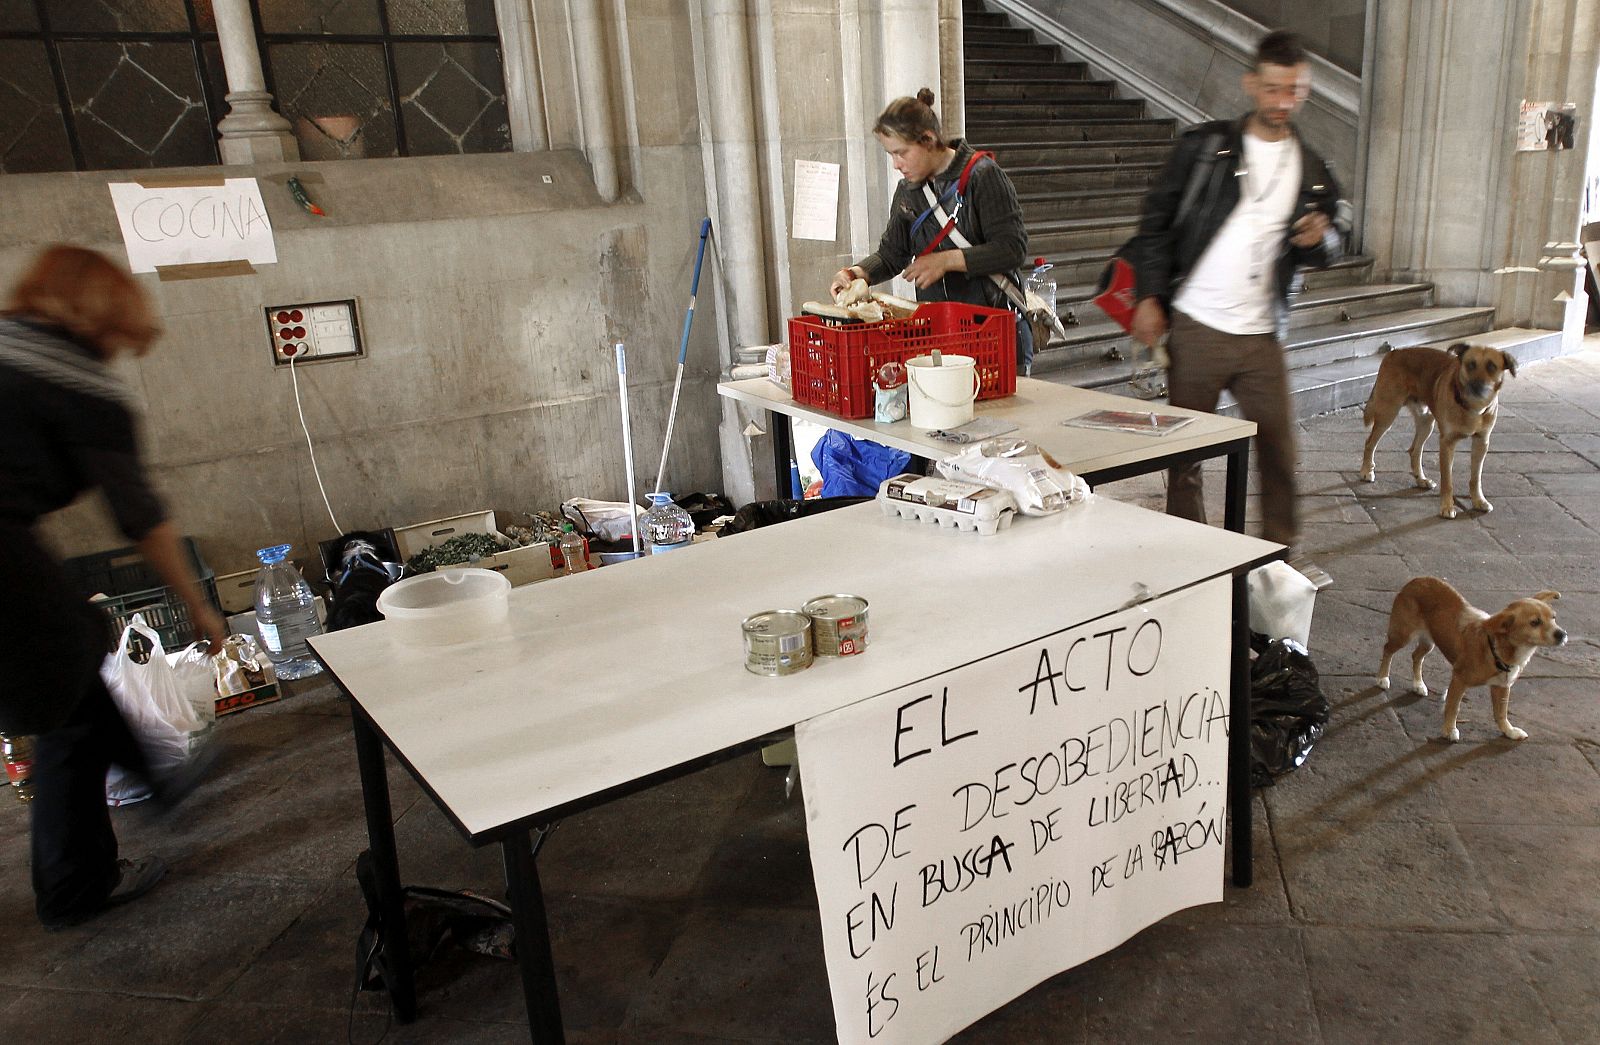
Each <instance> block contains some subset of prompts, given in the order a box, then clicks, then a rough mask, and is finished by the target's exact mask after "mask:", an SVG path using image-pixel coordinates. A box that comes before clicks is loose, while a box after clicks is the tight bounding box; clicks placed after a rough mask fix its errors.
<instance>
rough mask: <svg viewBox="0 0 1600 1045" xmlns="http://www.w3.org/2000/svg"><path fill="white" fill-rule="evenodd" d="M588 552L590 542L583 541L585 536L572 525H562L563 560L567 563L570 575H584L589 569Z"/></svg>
mask: <svg viewBox="0 0 1600 1045" xmlns="http://www.w3.org/2000/svg"><path fill="white" fill-rule="evenodd" d="M588 550H589V547H588V542H586V541H585V540H584V539H583V535H582V534H580V533H579V532H578V531H577V530H574V529H573V528H572V524H571V523H562V524H561V558H562V561H563V562H565V563H566V568H567V572H568V573H569V574H570V573H582V572H583V571H584V570H587V569H588V568H589V560H588V556H587V552H588Z"/></svg>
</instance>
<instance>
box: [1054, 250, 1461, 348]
mask: <svg viewBox="0 0 1600 1045" xmlns="http://www.w3.org/2000/svg"><path fill="white" fill-rule="evenodd" d="M1053 271H1054V270H1052V272H1053ZM1093 295H1094V286H1093V285H1092V284H1089V285H1082V286H1078V287H1057V288H1056V311H1057V312H1058V313H1059V314H1060V315H1061V321H1062V323H1063V324H1064V325H1065V326H1066V330H1067V338H1066V340H1065V341H1064V342H1054V343H1052V344H1053V345H1065V346H1091V347H1094V346H1097V347H1098V351H1099V352H1100V353H1102V354H1103V353H1104V352H1106V351H1108V350H1109V349H1111V348H1112V347H1114V346H1115V347H1119V348H1123V349H1124V350H1126V345H1125V344H1124V343H1125V342H1126V341H1127V339H1128V335H1127V334H1126V333H1124V332H1123V330H1122V328H1121V327H1119V326H1117V325H1116V323H1114V322H1112V321H1111V320H1110V319H1109V318H1107V316H1106V315H1105V313H1103V312H1101V311H1100V309H1099V308H1098V307H1096V306H1095V304H1094V303H1093V301H1092V300H1091V298H1092V297H1093ZM1432 299H1433V284H1431V283H1385V284H1374V285H1371V286H1360V287H1336V288H1333V289H1330V290H1321V291H1307V292H1306V293H1303V294H1298V295H1296V296H1295V298H1294V300H1293V301H1292V302H1291V303H1290V305H1289V341H1290V344H1291V345H1293V344H1295V343H1296V337H1297V335H1298V334H1299V332H1301V331H1304V330H1307V329H1309V328H1311V327H1318V328H1321V327H1326V326H1329V325H1331V324H1336V323H1354V322H1355V321H1356V320H1360V319H1365V318H1367V317H1369V316H1378V315H1382V314H1384V313H1398V312H1405V311H1412V310H1416V309H1426V308H1429V307H1431V304H1432ZM1341 314H1344V315H1348V316H1349V319H1340V318H1339V317H1340V315H1341ZM1352 329H1353V328H1352Z"/></svg>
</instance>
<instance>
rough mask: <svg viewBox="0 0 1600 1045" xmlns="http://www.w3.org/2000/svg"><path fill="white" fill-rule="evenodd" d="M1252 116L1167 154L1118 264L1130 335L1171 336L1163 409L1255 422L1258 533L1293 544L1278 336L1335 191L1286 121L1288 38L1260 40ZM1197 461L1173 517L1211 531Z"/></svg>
mask: <svg viewBox="0 0 1600 1045" xmlns="http://www.w3.org/2000/svg"><path fill="white" fill-rule="evenodd" d="M1244 90H1245V93H1246V94H1247V95H1249V96H1250V99H1251V101H1252V102H1253V103H1254V108H1253V110H1252V111H1251V112H1250V113H1249V114H1247V115H1246V116H1244V117H1242V118H1240V119H1238V120H1219V121H1214V122H1211V123H1206V124H1202V125H1200V126H1198V127H1196V128H1194V129H1192V130H1190V131H1189V132H1187V133H1186V134H1185V135H1184V136H1183V137H1182V138H1181V139H1180V140H1179V141H1178V143H1177V145H1176V146H1175V147H1174V149H1173V152H1172V155H1171V157H1170V158H1169V159H1168V161H1167V165H1166V167H1165V169H1164V170H1163V171H1162V172H1161V175H1160V177H1159V180H1158V181H1157V182H1156V184H1155V185H1154V186H1153V187H1152V188H1151V190H1150V193H1149V195H1147V196H1146V197H1145V201H1144V209H1143V212H1142V213H1141V215H1140V219H1139V232H1138V234H1137V235H1136V236H1135V237H1134V238H1133V239H1132V240H1131V241H1130V242H1129V244H1128V246H1127V247H1126V248H1125V250H1124V255H1125V256H1126V257H1127V260H1128V262H1129V263H1130V264H1131V265H1132V266H1133V268H1134V271H1135V273H1136V292H1137V294H1138V298H1139V301H1138V305H1137V307H1136V309H1135V312H1134V317H1133V327H1132V334H1133V336H1134V337H1135V338H1137V339H1138V340H1140V341H1142V342H1144V343H1145V344H1147V345H1152V346H1154V345H1155V344H1156V342H1157V341H1159V340H1160V338H1161V336H1162V335H1163V334H1168V333H1169V331H1170V337H1169V339H1168V342H1167V352H1168V355H1169V357H1170V359H1171V366H1170V370H1169V372H1168V374H1167V387H1168V399H1169V401H1170V402H1171V403H1172V405H1173V406H1182V407H1189V408H1191V409H1195V410H1205V411H1214V410H1216V408H1217V402H1218V399H1219V397H1220V396H1221V394H1222V390H1223V389H1227V390H1228V391H1230V392H1232V393H1233V396H1234V398H1235V399H1236V400H1237V401H1238V403H1239V409H1240V411H1241V412H1242V413H1243V414H1244V416H1245V417H1246V418H1248V419H1250V420H1252V421H1254V422H1255V423H1256V425H1257V429H1256V459H1257V462H1258V463H1257V467H1258V469H1259V471H1260V476H1261V505H1262V534H1261V535H1262V536H1263V537H1265V538H1266V539H1267V540H1269V541H1276V542H1278V543H1280V544H1287V545H1291V546H1292V545H1293V544H1294V543H1295V541H1296V539H1297V538H1298V536H1299V529H1300V527H1299V519H1298V515H1297V511H1296V507H1295V491H1294V472H1295V438H1294V415H1293V413H1292V410H1291V407H1290V404H1289V381H1288V370H1287V367H1286V366H1285V363H1284V358H1283V343H1282V336H1283V335H1284V334H1285V333H1286V332H1287V330H1288V318H1289V317H1288V311H1289V310H1288V299H1289V291H1290V284H1291V282H1292V281H1293V280H1294V278H1295V269H1296V268H1297V267H1299V266H1308V267H1313V268H1322V267H1325V266H1327V265H1329V264H1331V263H1332V262H1334V261H1335V260H1337V259H1338V257H1339V255H1340V253H1341V248H1340V236H1339V232H1338V230H1337V229H1336V228H1335V226H1334V221H1333V219H1334V218H1335V217H1337V216H1338V215H1339V210H1340V207H1341V202H1340V199H1339V187H1338V185H1337V184H1336V183H1335V182H1334V180H1333V174H1332V172H1331V171H1330V170H1329V168H1328V166H1327V164H1325V163H1324V162H1323V161H1322V159H1321V158H1320V157H1318V156H1317V154H1316V153H1315V152H1313V151H1312V150H1311V149H1310V148H1309V147H1308V146H1307V145H1306V144H1305V143H1304V142H1303V141H1301V139H1300V136H1299V134H1298V133H1296V131H1295V129H1294V125H1293V123H1292V122H1291V121H1292V118H1293V117H1294V114H1295V113H1296V112H1297V111H1299V109H1300V106H1301V105H1303V104H1304V103H1305V100H1306V97H1307V96H1308V95H1309V94H1310V91H1311V67H1310V63H1309V62H1308V61H1307V58H1306V53H1305V51H1304V50H1303V49H1302V48H1301V46H1300V42H1299V40H1298V39H1297V38H1296V37H1295V36H1294V34H1292V33H1288V32H1283V31H1279V32H1274V33H1271V34H1269V35H1267V36H1266V37H1265V38H1264V39H1263V40H1262V41H1261V44H1260V46H1259V47H1258V48H1257V51H1256V62H1255V66H1254V68H1252V69H1251V71H1250V72H1248V73H1246V74H1245V76H1244ZM1201 481H1202V480H1201V474H1200V465H1199V464H1193V465H1188V466H1185V467H1181V468H1174V469H1171V470H1170V472H1169V473H1168V477H1167V513H1168V514H1169V515H1176V516H1179V517H1181V518H1185V519H1193V520H1195V521H1196V522H1205V501H1204V497H1203V491H1202V487H1201Z"/></svg>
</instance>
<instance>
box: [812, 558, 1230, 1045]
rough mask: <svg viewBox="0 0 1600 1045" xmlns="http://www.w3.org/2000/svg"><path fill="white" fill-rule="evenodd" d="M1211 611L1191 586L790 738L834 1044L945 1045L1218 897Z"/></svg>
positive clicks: (1221, 784) (819, 722) (1223, 662)
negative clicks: (1156, 925) (1044, 984)
mask: <svg viewBox="0 0 1600 1045" xmlns="http://www.w3.org/2000/svg"><path fill="white" fill-rule="evenodd" d="M1230 605H1231V604H1230V588H1229V582H1228V580H1227V578H1219V579H1216V580H1212V581H1208V582H1206V583H1205V584H1203V585H1199V586H1197V587H1194V588H1191V589H1188V590H1186V591H1183V592H1179V593H1176V594H1173V595H1169V596H1166V597H1164V598H1161V599H1158V600H1155V601H1153V602H1149V603H1145V604H1144V605H1142V606H1139V607H1135V608H1133V609H1129V610H1125V611H1122V612H1120V613H1117V614H1114V615H1112V616H1110V617H1103V618H1101V619H1099V620H1096V621H1093V622H1090V623H1087V624H1084V625H1082V626H1080V627H1075V628H1071V629H1068V630H1066V631H1063V632H1060V633H1057V634H1054V635H1050V636H1048V637H1046V638H1044V639H1041V640H1039V641H1036V642H1030V643H1028V644H1026V645H1023V646H1020V647H1017V648H1015V649H1012V650H1009V651H1007V652H1004V653H1000V654H997V655H995V656H992V657H988V658H985V659H983V660H980V661H976V662H974V663H972V664H968V665H965V666H963V667H960V668H957V669H955V670H954V671H950V672H947V673H945V674H942V675H937V676H934V677H932V678H930V679H928V680H926V681H924V682H921V683H918V684H915V685H912V686H907V687H904V688H902V689H899V690H895V691H893V692H891V693H887V694H884V695H882V696H878V697H875V698H873V699H871V700H867V701H863V702H861V703H859V704H855V705H853V706H851V707H847V708H843V709H841V710H839V711H836V712H831V713H829V714H826V715H822V716H820V717H818V718H815V719H812V720H810V721H808V722H803V723H801V724H800V725H799V726H798V727H796V730H795V734H796V739H797V740H798V742H799V749H800V764H801V766H802V767H803V769H804V774H805V776H804V779H805V804H806V820H807V834H808V836H809V839H810V847H811V862H812V868H813V870H814V872H815V878H816V885H817V896H818V900H819V904H820V908H821V914H822V926H823V943H824V948H825V951H826V954H827V962H828V978H829V982H830V985H831V988H832V993H833V1006H834V1015H835V1018H836V1020H837V1021H838V1030H839V1040H840V1041H841V1042H848V1043H854V1042H869V1041H870V1042H884V1043H901V1042H905V1043H915V1045H926V1043H928V1042H937V1041H943V1040H945V1039H946V1038H948V1037H949V1036H950V1035H952V1034H954V1033H956V1032H957V1031H959V1030H960V1029H961V1028H962V1027H965V1026H966V1025H968V1024H969V1023H971V1022H973V1021H974V1020H976V1019H978V1018H979V1017H981V1016H983V1015H984V1014H985V1013H988V1012H991V1011H993V1010H994V1009H996V1008H999V1007H1000V1006H1001V1005H1004V1004H1005V1003H1006V1002H1008V1001H1010V1000H1011V999H1013V998H1015V997H1017V996H1018V995H1020V994H1022V993H1023V992H1024V991H1026V990H1028V989H1029V988H1031V987H1033V986H1034V985H1036V984H1038V983H1040V982H1041V981H1043V980H1045V979H1047V978H1049V977H1050V976H1053V975H1055V974H1056V973H1058V972H1061V971H1063V970H1065V969H1068V968H1071V967H1072V966H1074V965H1077V964H1078V963H1080V962H1083V961H1085V960H1087V959H1089V958H1092V957H1094V956H1095V955H1097V954H1101V953H1104V952H1105V951H1107V950H1110V949H1111V948H1112V947H1115V946H1116V945H1117V944H1119V943H1121V942H1123V941H1124V940H1126V939H1127V938H1128V937H1130V936H1132V935H1133V934H1134V933H1136V932H1138V931H1139V930H1140V929H1142V928H1144V927H1145V926H1147V925H1150V924H1151V923H1153V922H1155V921H1158V920H1159V919H1161V918H1164V917H1165V916H1167V915H1168V914H1171V913H1172V912H1173V911H1177V910H1181V909H1183V908H1185V907H1192V906H1194V905H1196V904H1202V903H1212V902H1216V901H1219V900H1221V899H1222V858H1223V828H1224V823H1225V821H1224V813H1225V799H1226V792H1227V763H1228V708H1229V685H1228V683H1229V652H1230V648H1229V634H1230V629H1229V625H1228V621H1229V614H1230V610H1229V607H1230ZM868 656H871V654H870V653H869V654H868Z"/></svg>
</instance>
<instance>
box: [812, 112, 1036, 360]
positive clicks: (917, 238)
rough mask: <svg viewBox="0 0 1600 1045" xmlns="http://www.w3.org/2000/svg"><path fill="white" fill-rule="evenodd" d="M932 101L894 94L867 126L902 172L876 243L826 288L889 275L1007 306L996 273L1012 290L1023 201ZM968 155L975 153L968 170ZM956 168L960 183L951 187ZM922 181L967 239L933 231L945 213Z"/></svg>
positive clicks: (920, 296) (926, 289)
mask: <svg viewBox="0 0 1600 1045" xmlns="http://www.w3.org/2000/svg"><path fill="white" fill-rule="evenodd" d="M933 100H934V99H933V92H932V91H930V90H929V89H928V88H926V87H924V88H923V89H922V90H920V91H918V92H917V96H916V97H915V98H896V99H895V100H894V101H892V102H890V103H889V107H888V108H886V109H884V110H883V113H882V115H880V116H879V117H878V121H877V123H876V124H874V125H873V128H872V133H873V134H874V135H876V136H877V139H878V142H879V144H881V145H882V146H883V151H884V152H886V153H888V154H889V157H890V159H891V160H893V162H894V169H895V170H896V171H898V172H899V173H900V178H901V181H900V184H899V185H898V186H896V187H895V191H894V199H893V200H892V201H891V202H890V204H889V225H888V227H887V228H886V229H884V232H883V238H882V239H881V240H880V241H879V243H878V250H877V252H876V253H874V254H871V255H869V256H868V257H865V258H863V259H861V260H860V261H858V262H856V263H855V264H854V265H851V266H849V267H848V268H842V269H840V270H839V271H838V272H836V273H835V274H834V277H833V286H832V290H833V292H834V294H835V295H837V294H838V293H839V292H840V291H841V290H843V289H844V288H846V287H848V286H849V285H850V284H851V283H852V282H853V281H855V280H856V279H864V280H866V281H867V283H868V284H874V285H875V284H878V283H882V282H884V281H886V280H888V279H891V278H893V277H894V276H897V275H898V276H904V277H905V278H906V279H908V280H910V281H911V282H912V283H914V284H915V285H916V288H917V300H919V301H960V302H965V303H966V304H969V305H983V306H987V307H989V308H1011V309H1012V310H1013V311H1016V309H1015V307H1014V306H1013V305H1012V302H1011V299H1010V298H1009V297H1008V296H1007V292H1006V291H1005V290H1004V289H1002V288H1001V286H1000V284H999V283H997V282H996V279H995V277H999V278H1000V279H1002V280H1005V281H1007V282H1008V283H1009V284H1010V285H1011V287H1012V288H1013V289H1014V290H1015V292H1016V294H1017V295H1018V297H1020V295H1021V293H1022V276H1021V274H1020V272H1019V270H1020V268H1021V266H1022V263H1023V259H1024V257H1025V256H1026V253H1027V249H1028V233H1027V230H1026V229H1024V228H1023V224H1022V204H1021V203H1020V202H1019V201H1018V200H1017V192H1016V189H1014V188H1013V187H1012V185H1011V179H1010V178H1008V177H1006V173H1005V171H1003V170H1001V169H1000V165H999V164H998V163H996V162H995V161H994V158H993V157H992V156H989V155H987V154H978V153H976V152H975V151H974V150H973V148H972V146H971V145H969V144H968V143H967V142H965V141H963V140H962V139H960V138H951V139H946V138H945V136H944V132H943V131H942V130H941V129H940V127H939V116H938V114H937V113H935V112H934V110H933ZM974 156H977V157H978V160H977V163H976V164H975V165H973V166H972V167H971V170H970V172H969V171H968V166H969V164H972V161H973V158H974ZM964 173H966V174H967V184H966V186H965V191H964V192H959V193H958V191H957V190H958V187H959V186H960V182H961V180H962V175H963V174H964ZM924 185H928V186H931V187H932V189H933V192H934V195H935V196H936V197H937V198H938V200H939V202H940V204H941V206H942V207H943V209H944V211H945V213H946V214H947V215H953V216H954V217H955V226H954V230H953V231H954V232H958V233H960V235H961V236H962V237H963V238H964V239H965V240H966V241H967V242H968V244H970V245H969V246H965V247H962V246H958V245H957V244H956V243H954V242H952V240H953V238H954V236H953V235H949V234H945V235H942V236H941V234H942V233H943V226H944V222H942V221H940V220H939V219H937V218H936V217H935V216H934V212H933V210H932V208H931V207H930V206H929V203H928V200H927V197H926V194H925V193H924V192H923V186H924ZM958 200H959V203H958ZM930 245H933V249H932V250H931V251H929V250H928V248H929V246H930ZM1032 362H1033V335H1032V332H1031V330H1030V328H1029V326H1028V323H1027V321H1026V320H1025V319H1024V318H1023V317H1022V316H1021V314H1020V313H1019V314H1018V317H1017V364H1018V368H1019V369H1020V370H1021V371H1022V372H1024V373H1026V372H1027V370H1028V368H1029V367H1030V366H1031V364H1032Z"/></svg>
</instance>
